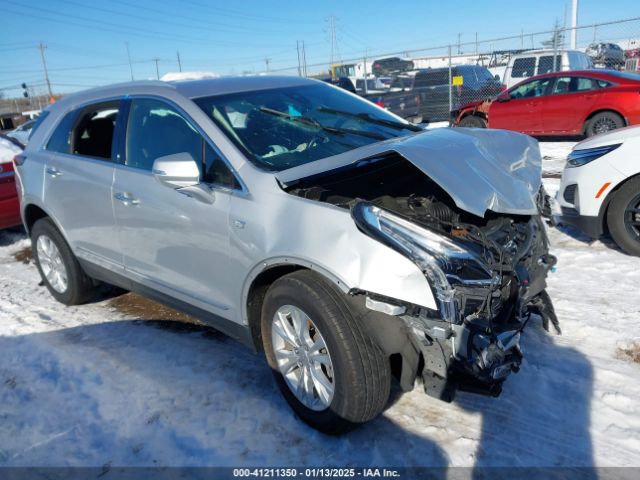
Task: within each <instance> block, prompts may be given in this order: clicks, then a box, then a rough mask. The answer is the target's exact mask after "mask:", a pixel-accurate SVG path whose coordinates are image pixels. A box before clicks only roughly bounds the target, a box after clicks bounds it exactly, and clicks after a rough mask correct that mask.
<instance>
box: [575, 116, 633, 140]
mask: <svg viewBox="0 0 640 480" xmlns="http://www.w3.org/2000/svg"><path fill="white" fill-rule="evenodd" d="M622 127H624V120H623V119H622V117H621V116H620V115H618V114H617V113H615V112H600V113H596V114H595V115H594V116H593V117H591V118H590V119H589V120H588V121H587V123H586V126H585V132H584V133H585V135H586V136H587V137H593V136H594V135H598V134H600V133H606V132H610V131H611V130H616V129H618V128H622Z"/></svg>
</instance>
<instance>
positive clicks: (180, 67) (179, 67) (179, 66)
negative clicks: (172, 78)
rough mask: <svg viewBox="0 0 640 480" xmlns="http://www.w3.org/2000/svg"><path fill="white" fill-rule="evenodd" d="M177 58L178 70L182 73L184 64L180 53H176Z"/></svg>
mask: <svg viewBox="0 0 640 480" xmlns="http://www.w3.org/2000/svg"><path fill="white" fill-rule="evenodd" d="M176 56H177V57H178V70H179V71H180V72H181V71H182V62H181V61H180V52H176Z"/></svg>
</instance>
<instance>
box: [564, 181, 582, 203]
mask: <svg viewBox="0 0 640 480" xmlns="http://www.w3.org/2000/svg"><path fill="white" fill-rule="evenodd" d="M577 190H578V185H576V184H575V183H574V184H573V185H568V186H567V188H565V189H564V193H563V194H562V197H563V198H564V199H565V201H566V202H567V203H570V204H572V205H575V204H576V192H577Z"/></svg>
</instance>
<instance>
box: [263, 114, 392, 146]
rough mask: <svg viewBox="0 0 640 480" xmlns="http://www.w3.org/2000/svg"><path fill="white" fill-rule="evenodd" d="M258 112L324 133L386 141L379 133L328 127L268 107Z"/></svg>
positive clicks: (302, 116)
mask: <svg viewBox="0 0 640 480" xmlns="http://www.w3.org/2000/svg"><path fill="white" fill-rule="evenodd" d="M258 110H260V111H261V112H263V113H268V114H269V115H274V116H276V117H281V118H284V119H286V120H289V121H291V122H296V123H302V124H304V125H309V126H311V127H315V128H318V129H320V130H324V131H325V132H330V133H335V134H338V135H343V134H351V135H360V136H361V137H367V138H373V139H374V140H386V139H387V138H386V137H385V136H383V135H380V134H379V133H373V132H366V131H364V130H353V129H351V128H338V127H328V126H326V125H323V124H321V123H320V122H319V121H317V120H316V119H315V118H311V117H305V116H304V115H291V114H289V113H287V112H281V111H280V110H274V109H273V108H268V107H260V108H259V109H258Z"/></svg>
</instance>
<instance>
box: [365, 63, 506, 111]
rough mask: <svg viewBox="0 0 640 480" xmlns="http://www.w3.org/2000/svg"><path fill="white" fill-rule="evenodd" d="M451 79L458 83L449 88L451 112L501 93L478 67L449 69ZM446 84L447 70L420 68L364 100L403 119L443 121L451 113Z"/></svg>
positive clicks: (496, 85)
mask: <svg viewBox="0 0 640 480" xmlns="http://www.w3.org/2000/svg"><path fill="white" fill-rule="evenodd" d="M451 77H452V79H453V77H458V78H459V79H460V80H461V82H460V83H459V84H456V85H453V86H452V87H451V101H452V105H451V106H452V109H455V108H457V107H458V106H459V105H464V104H467V103H469V102H472V101H474V100H487V99H490V98H494V97H496V96H497V95H498V94H499V93H500V91H501V90H502V85H501V84H500V83H499V82H498V81H496V80H495V79H494V78H493V77H492V76H491V74H490V73H489V71H488V70H487V69H486V68H485V67H481V66H478V65H459V66H456V67H452V69H451ZM449 82H450V79H449V69H448V68H427V69H421V70H417V71H416V72H411V73H407V74H403V75H398V76H397V77H396V78H395V80H394V81H393V83H392V84H391V88H390V89H389V91H388V92H387V93H382V94H379V95H377V96H376V95H371V94H370V95H369V96H368V97H367V98H369V99H371V100H373V101H374V102H375V103H377V104H378V105H380V106H383V107H385V108H387V109H388V110H390V111H391V112H393V113H395V114H397V115H400V116H401V117H403V118H409V117H410V116H415V117H416V118H418V117H420V120H421V121H428V122H437V121H446V120H449V118H450V110H451V109H450V108H449V88H450V87H449ZM416 108H417V113H416Z"/></svg>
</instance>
